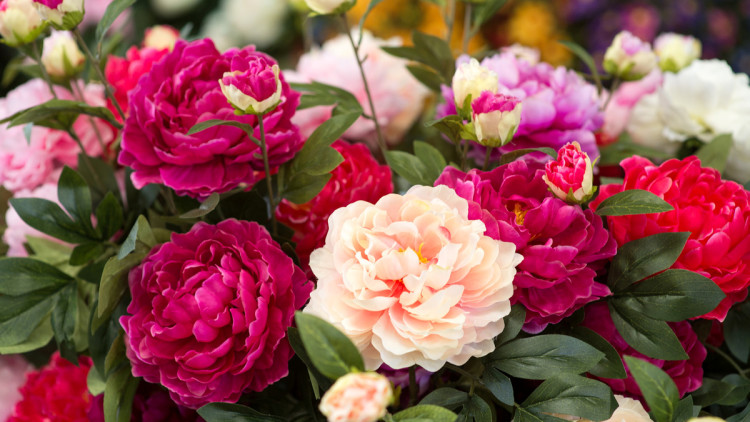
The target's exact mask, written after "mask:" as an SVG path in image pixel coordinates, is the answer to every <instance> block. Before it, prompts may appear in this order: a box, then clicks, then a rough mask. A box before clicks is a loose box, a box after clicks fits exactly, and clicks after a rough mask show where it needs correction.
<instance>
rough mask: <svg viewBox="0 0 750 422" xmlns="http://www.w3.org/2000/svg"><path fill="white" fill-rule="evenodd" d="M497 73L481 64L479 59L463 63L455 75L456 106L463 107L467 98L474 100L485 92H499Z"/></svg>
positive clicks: (453, 85) (454, 93)
mask: <svg viewBox="0 0 750 422" xmlns="http://www.w3.org/2000/svg"><path fill="white" fill-rule="evenodd" d="M497 81H498V78H497V73H495V72H493V71H492V70H490V69H488V68H486V67H484V66H482V65H480V64H479V62H478V61H477V59H471V60H469V62H467V63H461V64H460V65H458V67H457V68H456V73H455V74H454V75H453V84H452V88H453V95H454V100H455V101H456V107H458V108H463V106H464V103H465V102H466V98H471V99H470V100H469V101H472V102H473V101H474V100H476V99H478V98H479V96H480V95H481V94H482V93H483V92H486V91H487V92H489V93H490V94H495V93H497Z"/></svg>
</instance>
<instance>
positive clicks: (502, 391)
mask: <svg viewBox="0 0 750 422" xmlns="http://www.w3.org/2000/svg"><path fill="white" fill-rule="evenodd" d="M482 383H483V384H484V386H485V387H487V389H488V390H490V393H492V395H493V396H495V398H496V399H498V400H500V401H501V402H502V403H505V404H507V405H508V406H513V403H514V402H515V399H514V397H513V383H512V382H511V380H510V378H508V376H507V375H505V374H503V373H502V372H500V370H498V369H497V368H492V367H490V368H486V369H485V371H484V373H483V374H482Z"/></svg>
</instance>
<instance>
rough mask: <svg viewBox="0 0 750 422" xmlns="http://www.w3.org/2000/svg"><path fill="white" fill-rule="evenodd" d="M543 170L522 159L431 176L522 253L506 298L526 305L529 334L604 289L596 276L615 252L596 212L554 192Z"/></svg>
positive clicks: (496, 236)
mask: <svg viewBox="0 0 750 422" xmlns="http://www.w3.org/2000/svg"><path fill="white" fill-rule="evenodd" d="M543 176H544V164H542V163H539V162H536V161H532V160H520V161H515V162H512V163H510V164H506V165H503V166H500V167H498V168H496V169H494V170H492V171H489V172H484V171H479V170H472V171H470V172H469V173H463V172H461V171H459V170H457V169H455V168H452V167H447V168H446V169H445V170H444V171H443V174H442V175H441V176H440V177H439V178H438V179H437V181H435V185H446V186H448V187H451V188H453V189H455V191H456V193H458V195H459V196H461V197H462V198H464V199H466V200H468V201H469V218H471V219H481V221H482V222H484V224H485V225H486V227H487V232H486V233H485V235H486V236H490V237H491V238H493V239H497V240H501V241H504V242H512V243H513V244H515V246H516V250H517V251H518V253H520V254H521V255H522V256H523V257H524V258H523V262H521V264H520V265H519V266H518V273H517V274H516V276H515V279H514V280H513V284H514V286H515V288H516V292H515V293H514V295H513V298H512V302H513V303H521V304H522V305H523V306H524V307H525V308H526V323H525V324H524V330H526V331H528V332H531V333H538V332H540V331H542V330H543V329H544V328H545V327H546V326H547V325H548V324H556V323H558V322H560V321H561V320H562V319H563V318H565V317H567V316H570V315H571V314H572V313H573V312H575V311H576V310H577V309H579V308H581V307H582V306H583V305H585V304H586V303H589V302H592V301H595V300H597V299H599V298H601V297H604V296H608V295H609V294H610V291H609V289H608V288H607V286H605V285H604V284H601V283H598V282H596V281H595V280H594V277H595V276H596V274H597V271H599V270H600V269H602V267H603V266H604V263H605V262H606V261H607V260H608V259H609V258H611V257H612V256H614V255H615V252H616V244H615V240H614V239H612V237H611V235H610V234H609V232H608V231H607V230H606V229H605V228H604V224H603V222H602V219H601V218H600V217H599V216H598V215H596V214H594V213H593V212H592V211H591V210H583V209H581V207H580V206H578V205H568V204H566V203H565V202H564V201H562V200H560V199H558V198H556V197H555V196H554V195H553V194H552V192H550V191H549V190H548V188H547V184H546V183H545V182H544V178H543Z"/></svg>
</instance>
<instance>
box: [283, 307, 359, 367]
mask: <svg viewBox="0 0 750 422" xmlns="http://www.w3.org/2000/svg"><path fill="white" fill-rule="evenodd" d="M295 321H296V322H297V327H298V329H299V335H300V337H301V339H302V344H303V345H304V346H305V350H306V351H307V356H309V359H310V361H311V362H312V364H313V365H314V366H315V368H317V369H318V370H319V371H320V373H321V374H323V375H325V376H326V377H328V378H330V379H332V380H335V379H337V378H339V377H341V376H344V375H346V374H348V373H349V372H352V371H364V370H365V364H364V361H363V360H362V356H361V355H360V354H359V350H357V347H356V346H354V344H352V342H351V340H349V338H348V337H347V336H346V335H345V334H344V333H342V332H341V331H339V330H338V329H336V327H334V326H332V325H331V324H329V323H327V322H326V321H324V320H322V319H320V318H318V317H316V316H313V315H310V314H305V313H302V312H297V313H296V314H295Z"/></svg>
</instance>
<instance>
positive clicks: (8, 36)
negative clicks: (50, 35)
mask: <svg viewBox="0 0 750 422" xmlns="http://www.w3.org/2000/svg"><path fill="white" fill-rule="evenodd" d="M42 30H44V22H43V21H42V17H41V16H40V15H39V12H37V10H36V8H35V7H34V3H33V2H32V1H31V0H2V1H0V35H2V36H3V41H4V42H5V43H6V44H8V45H10V46H13V47H17V46H19V45H23V44H27V43H30V42H31V41H34V40H35V39H36V37H38V36H39V34H40V33H41V32H42Z"/></svg>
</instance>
